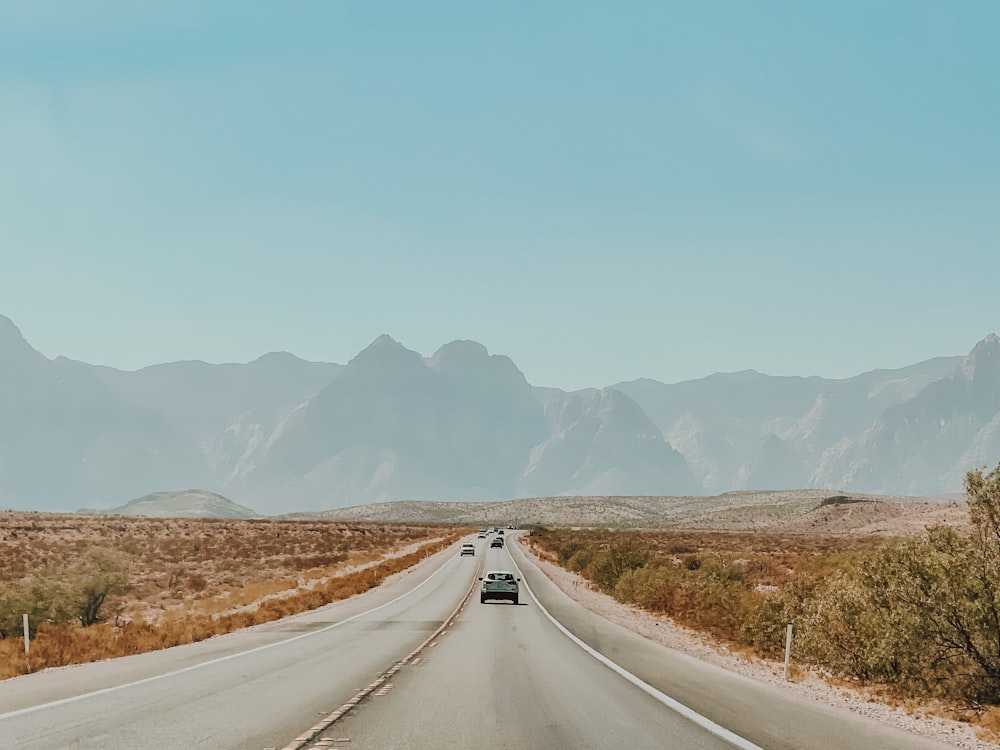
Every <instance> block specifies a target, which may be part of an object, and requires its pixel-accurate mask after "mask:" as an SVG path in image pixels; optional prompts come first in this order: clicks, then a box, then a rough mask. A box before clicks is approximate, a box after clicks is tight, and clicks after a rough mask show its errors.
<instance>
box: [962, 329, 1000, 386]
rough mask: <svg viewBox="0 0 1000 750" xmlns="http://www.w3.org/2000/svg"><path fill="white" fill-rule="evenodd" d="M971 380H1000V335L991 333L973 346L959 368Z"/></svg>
mask: <svg viewBox="0 0 1000 750" xmlns="http://www.w3.org/2000/svg"><path fill="white" fill-rule="evenodd" d="M959 372H960V373H961V374H962V376H963V377H964V378H965V379H966V380H968V381H969V382H970V383H971V382H981V381H992V382H1000V336H997V335H996V334H995V333H991V334H990V335H988V336H987V337H986V338H984V339H983V340H982V341H980V342H979V343H978V344H976V346H975V347H974V348H973V350H972V351H971V352H969V355H968V356H967V357H966V358H965V359H964V360H963V361H962V366H961V367H960V368H959Z"/></svg>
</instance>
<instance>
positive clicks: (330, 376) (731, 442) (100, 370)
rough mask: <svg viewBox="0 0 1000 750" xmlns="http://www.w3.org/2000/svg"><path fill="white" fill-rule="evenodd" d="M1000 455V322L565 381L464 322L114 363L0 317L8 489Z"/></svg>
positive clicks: (788, 473)
mask: <svg viewBox="0 0 1000 750" xmlns="http://www.w3.org/2000/svg"><path fill="white" fill-rule="evenodd" d="M998 460H1000V339H998V338H997V337H996V336H994V335H990V336H988V337H986V338H985V339H984V340H983V341H982V342H980V343H979V344H977V346H976V347H975V349H974V350H973V351H972V352H971V353H970V355H969V356H967V357H965V358H962V357H940V358H936V359H932V360H928V361H926V362H921V363H917V364H915V365H911V366H909V367H905V368H901V369H898V370H873V371H871V372H867V373H863V374H861V375H858V376H856V377H853V378H847V379H842V380H827V379H823V378H819V377H808V378H798V377H772V376H768V375H763V374H761V373H758V372H755V371H752V370H747V371H743V372H737V373H719V374H716V375H712V376H709V377H706V378H702V379H699V380H693V381H686V382H683V383H677V384H673V385H668V384H664V383H659V382H657V381H653V380H647V379H643V380H638V381H632V382H629V383H621V384H618V385H616V386H613V387H609V388H602V389H587V390H583V391H577V392H573V393H567V392H564V391H560V390H558V389H555V388H535V387H533V386H531V385H530V384H529V383H528V382H527V381H526V380H525V378H524V375H523V374H522V373H521V372H520V370H518V368H517V367H516V365H515V364H514V363H513V362H512V361H511V360H510V359H509V358H508V357H506V356H503V355H491V354H490V353H489V352H488V351H487V349H486V348H485V347H484V346H482V345H481V344H479V343H476V342H472V341H455V342H451V343H449V344H445V345H444V346H442V347H441V348H440V349H439V350H438V351H437V352H435V353H434V355H432V356H431V357H428V358H424V357H423V356H421V355H420V354H418V353H416V352H413V351H411V350H408V349H406V348H405V347H404V346H402V345H401V344H400V343H398V342H396V341H394V340H393V339H392V338H391V337H389V336H380V337H379V338H378V339H376V340H375V341H373V342H372V344H371V345H369V346H368V347H367V348H366V349H365V350H363V351H362V352H359V354H358V355H357V356H356V357H354V358H353V359H352V360H351V361H350V362H349V363H348V364H347V365H337V364H330V363H315V362H305V361H303V360H300V359H298V358H297V357H295V356H294V355H291V354H287V353H274V354H267V355H264V356H263V357H260V358H259V359H257V360H255V361H254V362H250V363H247V364H223V365H211V364H207V363H204V362H175V363H168V364H163V365H156V366H153V367H148V368H144V369H142V370H139V371H136V372H122V371H119V370H115V369H112V368H108V367H102V366H95V365H89V364H86V363H82V362H73V361H70V360H67V359H64V358H61V357H60V358H56V359H55V360H49V359H48V358H46V357H45V356H43V355H42V354H40V353H39V352H37V351H35V350H34V349H33V348H32V347H31V346H30V344H28V342H27V341H25V340H24V338H23V337H22V336H21V334H20V332H19V331H18V329H17V328H16V326H14V324H13V323H12V322H11V321H9V320H8V319H6V318H3V317H2V316H0V504H2V505H3V506H6V507H13V508H24V509H42V510H46V509H50V510H66V509H70V508H74V507H81V506H94V507H106V506H109V505H114V504H115V503H122V502H124V501H126V500H128V499H130V498H134V497H139V496H142V495H146V494H148V493H149V492H150V491H157V490H169V489H172V488H178V487H201V488H203V489H205V490H207V491H214V492H219V493H224V494H226V495H228V496H230V497H235V498H238V499H239V500H240V502H242V503H246V504H247V505H249V506H251V507H254V508H256V509H258V510H259V511H260V512H263V513H267V514H278V513H285V512H291V511H310V510H321V509H325V508H334V507H338V506H347V505H356V504H359V503H370V502H378V501H396V500H453V501H454V500H474V501H499V500H506V499H511V498H517V497H539V496H549V495H571V494H572V495H587V496H589V495H608V496H612V495H656V496H662V495H687V496H697V495H711V494H715V493H720V492H726V491H730V490H739V489H771V490H781V489H798V488H809V487H814V488H831V489H833V488H843V489H845V490H850V491H853V492H878V493H888V494H906V495H913V494H934V493H942V492H955V491H957V490H960V489H961V480H962V477H963V476H964V473H965V472H966V471H967V470H968V469H970V468H974V467H976V466H981V465H994V464H995V463H996V462H997V461H998Z"/></svg>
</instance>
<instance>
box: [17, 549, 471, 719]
mask: <svg viewBox="0 0 1000 750" xmlns="http://www.w3.org/2000/svg"><path fill="white" fill-rule="evenodd" d="M455 557H458V555H457V554H456V555H454V556H453V557H449V558H448V560H447V562H445V563H444V564H443V565H442V566H441V567H440V568H438V569H437V570H435V571H434V572H433V573H431V574H430V575H429V576H427V578H425V579H424V580H423V581H421V582H420V583H418V584H417V585H416V586H414V587H413V588H412V589H410V590H409V591H407V592H406V593H404V594H400V595H399V596H397V597H396V598H395V599H392V600H391V601H388V602H386V603H385V604H380V605H379V606H377V607H374V608H372V609H367V610H365V611H364V612H359V613H358V614H356V615H351V616H350V617H348V618H346V619H344V620H339V621H338V622H335V623H333V624H332V625H327V626H326V627H323V628H320V629H318V630H310V631H309V632H308V633H301V634H299V635H295V636H292V637H291V638H286V639H285V640H283V641H275V642H274V643H268V644H265V645H263V646H256V647H255V648H251V649H248V650H246V651H238V652H236V653H235V654H228V655H227V656H220V657H218V658H216V659H209V660H208V661H202V662H198V663H197V664H192V665H191V666H189V667H184V668H182V669H176V670H174V671H173V672H163V673H161V674H155V675H152V676H150V677H143V678H142V679H141V680H133V681H132V682H123V683H122V684H121V685H112V686H111V687H106V688H101V689H100V690H92V691H91V692H89V693H80V694H79V695H71V696H70V697H68V698H60V699H59V700H56V701H51V702H50V703H39V704H38V705H35V706H28V707H27V708H20V709H18V710H16V711H9V712H7V713H3V714H0V721H3V720H4V719H13V718H15V717H18V716H24V715H25V714H30V713H34V712H36V711H43V710H45V709H47V708H55V707H56V706H64V705H66V704H67V703H75V702H76V701H82V700H86V699H88V698H96V697H97V696H99V695H106V694H108V693H114V692H116V691H118V690H125V689H126V688H131V687H136V686H137V685H144V684H146V683H147V682H156V681H157V680H162V679H165V678H167V677H174V676H176V675H179V674H184V673H185V672H193V671H194V670H196V669H201V668H203V667H209V666H212V665H213V664H218V663H220V662H224V661H229V660H230V659H238V658H239V657H241V656H249V655H250V654H256V653H257V652H259V651H266V650H267V649H269V648H276V647H277V646H284V645H285V644H287V643H292V642H293V641H299V640H302V639H303V638H311V637H312V636H314V635H319V634H321V633H326V632H327V631H330V630H333V629H334V628H339V627H340V626H341V625H346V624H347V623H349V622H353V621H354V620H357V619H358V618H360V617H364V616H365V615H370V614H371V613H372V612H378V611H379V610H380V609H385V608H386V607H388V606H389V605H391V604H395V603H396V602H398V601H399V600H400V599H403V598H405V597H407V596H409V595H410V594H412V593H413V592H414V591H416V590H417V589H419V588H421V587H422V586H423V585H424V584H426V583H428V582H429V581H430V580H431V579H432V578H434V576H436V575H437V574H438V573H440V572H441V571H442V570H444V569H445V568H446V567H447V566H448V564H449V563H451V562H452V561H453V560H454V558H455ZM341 601H344V600H341ZM330 604H333V602H330ZM326 606H329V605H326ZM311 611H313V612H315V610H311ZM271 622H278V621H277V620H272V621H271ZM261 624H264V623H261ZM233 632H238V631H233ZM226 635H228V634H226ZM201 642H202V643H204V641H201ZM164 650H165V649H164ZM74 666H75V665H74Z"/></svg>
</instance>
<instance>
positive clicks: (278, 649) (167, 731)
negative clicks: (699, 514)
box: [0, 540, 947, 750]
mask: <svg viewBox="0 0 1000 750" xmlns="http://www.w3.org/2000/svg"><path fill="white" fill-rule="evenodd" d="M476 543H477V546H478V551H477V555H476V556H475V557H459V556H458V555H457V551H458V547H457V545H456V546H455V547H453V548H450V549H449V550H447V551H445V552H442V553H439V554H438V555H436V556H434V557H432V558H429V559H428V560H426V561H425V562H424V563H422V564H421V565H419V566H417V567H416V568H414V569H412V570H410V571H407V572H406V573H404V574H402V575H400V576H398V577H397V578H396V579H394V580H392V581H391V582H388V583H386V584H385V585H383V586H381V587H379V588H378V589H375V590H372V591H370V592H367V593H366V594H363V595H361V596H358V597H354V598H352V599H350V600H347V601H345V602H338V603H336V604H334V605H331V606H329V607H325V608H323V609H322V610H317V611H315V612H311V613H307V614H304V615H299V616H296V617H293V618H288V619H286V620H283V621H281V622H278V623H271V624H268V625H263V626H257V627H255V628H251V629H248V630H245V631H241V632H239V633H234V634H232V635H229V636H223V637H218V638H213V639H210V640H209V641H205V642H203V643H198V644H192V645H190V646H184V647H180V648H175V649H169V650H165V651H161V652H157V653H153V654H144V655H141V656H134V657H127V658H125V659H115V660H110V661H107V662H102V663H98V664H89V665H80V666H76V667H69V668H64V669H58V670H52V671H50V672H45V673H40V674H35V675H27V676H25V677H19V678H16V679H13V680H7V681H4V682H0V748H18V750H34V749H36V748H37V749H38V750H42V749H43V748H44V749H45V750H51V749H52V748H67V749H69V748H88V749H89V748H95V749H96V748H101V750H124V749H125V748H130V749H131V748H135V747H140V746H142V747H153V748H174V747H178V748H180V747H183V748H187V749H195V750H197V749H199V748H213V749H214V750H220V749H225V748H232V749H233V750H265V748H279V749H283V748H296V747H300V748H313V747H349V748H354V749H355V750H363V749H371V750H375V749H378V750H389V749H391V748H407V749H408V750H413V749H415V750H424V749H430V748H436V749H437V748H450V747H464V746H468V745H470V744H476V745H478V744H484V745H486V746H490V747H494V748H511V749H513V748H519V749H520V748H539V749H544V750H559V749H561V748H566V749H567V750H569V749H570V748H573V750H578V749H580V748H601V749H602V750H604V749H605V748H617V747H628V748H637V749H642V748H658V749H659V748H677V749H678V750H682V749H683V750H703V749H706V750H707V749H711V750H722V749H724V748H730V749H731V748H733V747H736V748H742V749H743V750H753V748H755V747H756V748H763V749H764V750H812V749H813V748H815V750H820V749H822V750H838V749H841V748H842V749H843V750H861V749H862V748H864V749H865V750H867V749H868V748H880V749H882V750H935V749H937V750H941V748H944V747H947V746H945V745H941V744H939V743H934V742H930V741H927V740H923V739H920V738H916V737H914V736H912V735H909V734H906V733H903V732H901V731H899V730H895V729H892V728H889V727H884V726H882V725H881V724H878V723H876V722H874V721H870V720H866V719H863V718H860V717H857V716H854V715H852V714H849V713H847V712H843V711H837V710H834V709H831V708H827V707H824V706H821V705H819V704H816V703H814V702H812V701H809V700H808V699H805V698H801V697H799V696H795V695H791V694H789V693H787V692H786V691H782V690H780V689H778V688H774V687H770V686H763V685H760V684H758V683H755V682H752V681H750V680H747V679H745V678H742V677H740V676H738V675H733V674H731V673H728V672H725V671H724V670H720V669H717V668H714V667H711V666H709V665H705V664H703V663H701V662H698V661H697V660H694V659H691V658H689V657H686V656H684V655H682V654H678V653H676V652H673V651H670V650H669V649H666V648H663V647H662V646H659V645H657V644H654V643H651V642H650V641H647V640H646V639H643V638H641V637H639V636H636V635H634V634H632V633H630V632H628V631H626V630H624V629H622V628H620V627H618V626H615V625H613V624H611V623H608V622H607V621H605V620H603V619H602V618H600V617H597V616H596V615H593V614H592V613H590V612H588V611H587V610H585V609H583V608H581V607H579V606H578V605H576V604H575V603H574V602H572V601H570V600H569V599H568V598H567V597H566V596H565V595H563V594H562V592H560V591H558V589H556V588H555V587H554V586H553V585H552V584H551V582H549V581H548V579H547V578H545V576H544V575H542V574H541V573H540V572H539V571H538V569H537V568H534V567H533V566H532V565H531V564H530V561H529V560H528V559H527V558H526V557H525V556H524V555H523V554H522V553H521V552H520V550H519V549H518V548H517V545H516V544H510V545H508V548H507V549H490V548H488V547H487V546H486V542H485V541H482V540H477V542H476ZM493 569H507V570H511V569H513V570H516V571H518V574H519V575H520V576H522V577H523V579H524V580H523V581H522V594H521V604H520V605H513V604H511V603H509V602H492V601H490V602H487V603H486V604H480V603H479V598H478V595H475V596H472V597H469V596H468V594H469V593H470V592H471V593H474V591H475V589H474V587H475V585H476V584H477V580H476V579H477V577H478V575H481V573H482V571H484V570H493ZM529 589H530V592H531V594H530V595H529V592H528V590H529ZM535 597H537V599H536V598H535ZM548 612H550V613H551V616H552V617H554V618H555V619H556V620H558V621H559V622H560V623H562V627H563V628H565V630H566V632H564V631H563V629H561V628H560V626H557V625H556V624H554V623H553V622H552V620H551V619H550V616H549V615H548V614H547V613H548ZM574 638H576V639H579V640H580V641H581V643H582V645H581V643H577V642H575V640H574ZM587 644H589V648H592V649H594V653H588V652H587V651H586V650H585V648H587V647H588V646H587ZM418 649H419V651H418ZM601 654H603V655H604V656H603V657H602V656H601ZM599 658H610V659H611V660H613V662H614V663H615V664H617V665H621V666H620V667H618V666H615V665H614V664H611V665H609V664H607V663H603V662H602V661H599V660H598V659H599ZM615 670H617V671H615ZM387 672H388V673H389V674H388V675H387V674H386V673H387ZM362 695H363V696H364V697H363V698H362V697H361V696H362ZM675 701H679V704H678V703H675ZM351 704H356V705H351ZM348 706H351V707H350V710H346V709H347V707H348ZM342 712H343V713H342ZM341 713H342V715H341ZM333 717H336V720H335V721H334V722H333V723H332V724H330V725H329V726H328V727H326V728H324V726H325V725H326V723H327V722H328V721H329V720H330V719H331V718H333Z"/></svg>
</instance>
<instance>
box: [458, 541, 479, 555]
mask: <svg viewBox="0 0 1000 750" xmlns="http://www.w3.org/2000/svg"><path fill="white" fill-rule="evenodd" d="M461 554H462V556H463V557H464V556H465V555H472V556H473V557H475V556H476V545H474V544H473V543H472V542H466V543H465V544H463V545H462V553H461Z"/></svg>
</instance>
